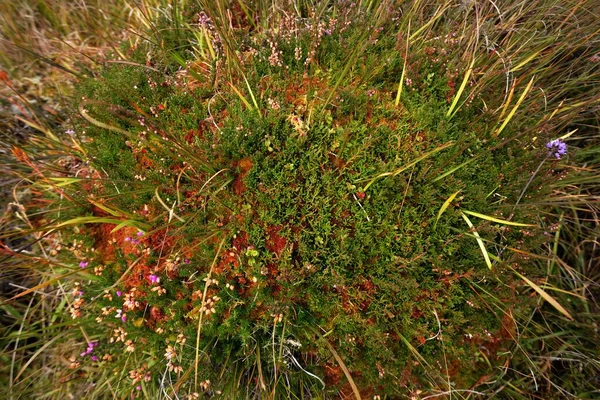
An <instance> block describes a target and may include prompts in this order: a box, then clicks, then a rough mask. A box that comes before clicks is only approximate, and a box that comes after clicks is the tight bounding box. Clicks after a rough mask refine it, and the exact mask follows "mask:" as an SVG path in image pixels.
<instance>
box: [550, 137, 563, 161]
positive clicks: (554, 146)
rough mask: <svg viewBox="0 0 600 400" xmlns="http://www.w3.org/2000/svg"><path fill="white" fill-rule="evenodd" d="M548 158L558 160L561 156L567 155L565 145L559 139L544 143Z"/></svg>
mask: <svg viewBox="0 0 600 400" xmlns="http://www.w3.org/2000/svg"><path fill="white" fill-rule="evenodd" d="M546 148H547V149H548V156H550V157H556V158H557V159H560V157H561V156H564V155H565V154H567V144H566V143H565V142H563V141H562V140H561V139H554V140H551V141H549V142H548V143H546Z"/></svg>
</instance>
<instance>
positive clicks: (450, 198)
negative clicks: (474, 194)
mask: <svg viewBox="0 0 600 400" xmlns="http://www.w3.org/2000/svg"><path fill="white" fill-rule="evenodd" d="M459 193H460V190H457V191H456V192H454V193H452V194H451V195H450V197H448V198H447V199H446V201H445V202H444V204H442V207H441V208H440V211H438V214H437V218H436V219H435V224H433V229H435V227H436V226H437V223H438V221H439V220H440V217H441V216H442V214H443V213H444V212H445V211H446V209H447V208H448V206H449V205H450V203H452V200H454V198H455V197H456V196H457V195H458V194H459Z"/></svg>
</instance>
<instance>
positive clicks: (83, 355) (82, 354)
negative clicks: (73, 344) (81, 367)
mask: <svg viewBox="0 0 600 400" xmlns="http://www.w3.org/2000/svg"><path fill="white" fill-rule="evenodd" d="M86 355H87V353H86V352H85V351H84V352H83V353H81V354H80V355H79V356H81V357H85V356H86Z"/></svg>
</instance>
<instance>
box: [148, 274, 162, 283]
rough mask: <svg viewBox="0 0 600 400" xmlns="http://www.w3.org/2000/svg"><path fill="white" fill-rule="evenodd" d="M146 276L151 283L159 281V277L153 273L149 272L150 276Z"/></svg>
mask: <svg viewBox="0 0 600 400" xmlns="http://www.w3.org/2000/svg"><path fill="white" fill-rule="evenodd" d="M148 278H149V279H150V282H152V283H158V282H160V278H159V277H158V276H156V275H154V274H150V276H149V277H148Z"/></svg>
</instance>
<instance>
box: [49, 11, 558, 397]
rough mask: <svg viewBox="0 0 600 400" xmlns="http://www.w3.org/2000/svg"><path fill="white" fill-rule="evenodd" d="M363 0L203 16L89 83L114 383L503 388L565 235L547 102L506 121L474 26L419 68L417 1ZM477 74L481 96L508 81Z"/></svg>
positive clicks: (94, 357) (433, 43)
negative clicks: (558, 233)
mask: <svg viewBox="0 0 600 400" xmlns="http://www.w3.org/2000/svg"><path fill="white" fill-rule="evenodd" d="M360 7H361V6H357V5H350V4H346V3H343V2H340V3H339V4H337V3H336V6H335V7H332V8H331V9H330V8H327V9H323V10H326V11H324V12H323V14H322V15H320V16H318V17H317V16H315V14H313V13H312V12H309V11H308V10H305V11H304V14H302V13H303V11H302V10H299V12H300V13H301V14H302V17H297V16H287V17H285V18H283V17H282V19H281V20H280V21H278V22H277V21H276V20H273V21H271V22H270V23H265V24H264V25H261V24H259V23H257V24H256V26H255V24H251V23H249V22H248V21H247V20H246V19H244V15H245V14H244V13H243V12H242V11H243V10H241V9H238V8H237V7H234V8H232V10H233V11H232V12H233V13H234V14H235V15H236V23H235V24H233V23H232V24H233V25H231V26H233V28H232V29H230V30H227V32H228V33H227V35H230V36H228V37H226V36H227V35H225V34H224V33H223V31H222V30H223V29H226V28H225V27H222V26H220V25H219V21H214V20H211V19H210V18H209V17H208V16H207V15H206V14H203V13H202V14H201V15H200V20H201V24H199V25H193V26H192V28H191V29H189V30H181V31H178V30H173V31H172V32H171V31H170V32H169V34H168V35H165V37H164V39H165V42H163V43H162V44H161V46H163V48H166V49H167V50H166V51H165V52H163V53H160V54H161V56H163V57H156V58H151V59H148V58H149V57H148V56H147V54H146V53H145V52H144V51H143V49H142V48H139V49H136V48H128V49H124V51H127V52H129V55H130V56H131V59H132V60H133V61H134V62H133V63H131V64H117V63H113V64H111V65H108V66H106V67H105V68H103V69H102V70H100V71H99V72H98V75H97V76H96V77H94V78H90V79H86V80H84V81H83V82H81V84H80V85H79V87H78V89H77V96H76V99H77V100H76V102H77V104H76V107H78V114H76V115H75V116H74V117H73V123H74V126H75V128H76V129H75V131H76V137H77V140H78V142H80V143H81V150H82V161H84V162H85V163H86V164H85V165H86V167H85V168H86V169H85V171H84V172H85V174H86V179H85V180H83V181H81V182H78V183H75V184H72V185H69V186H68V187H67V188H66V190H68V191H69V193H71V194H72V195H73V196H74V197H76V198H77V199H78V202H79V206H80V208H77V210H76V211H73V213H72V214H69V215H70V216H82V215H85V216H86V217H88V218H94V217H98V218H104V220H102V221H100V220H98V221H93V220H91V219H90V220H88V221H86V222H103V223H101V224H85V225H81V226H78V227H77V228H71V227H70V225H71V224H69V226H68V227H67V228H66V229H64V230H63V236H62V240H63V242H64V248H63V249H62V250H61V251H60V253H59V254H60V257H61V258H62V259H65V260H66V261H68V262H70V263H72V265H74V266H77V267H75V268H79V267H81V271H80V273H79V274H78V276H80V277H81V279H80V280H79V281H77V282H76V283H72V284H71V288H70V289H72V294H70V295H69V303H68V305H69V307H70V308H69V310H70V312H71V315H72V316H73V318H74V319H75V322H74V325H75V326H77V325H78V326H79V327H81V328H82V331H84V332H85V335H86V336H85V340H88V341H90V342H92V343H94V344H93V345H88V350H85V349H84V350H82V351H83V353H81V354H75V353H74V355H73V358H72V359H71V362H72V364H71V368H73V369H76V370H78V371H85V374H86V379H87V380H88V381H93V382H96V386H97V389H94V390H97V391H96V392H93V393H94V396H95V395H98V396H100V394H98V393H101V394H102V393H109V390H110V392H111V393H114V394H116V395H117V396H118V397H121V396H130V395H131V396H138V395H139V396H142V393H143V395H144V396H146V397H155V396H158V395H159V394H160V393H168V394H175V393H178V395H179V396H181V397H180V398H183V397H184V396H190V397H189V398H197V397H194V396H195V394H194V393H196V394H198V393H204V395H205V396H207V397H210V396H218V395H221V396H222V397H223V398H241V397H249V398H250V397H251V398H259V397H260V396H261V394H260V393H263V394H264V393H267V392H270V393H271V396H272V397H273V398H317V397H319V396H321V397H324V398H333V397H334V396H336V395H338V394H340V393H341V394H343V395H348V394H349V393H350V392H351V390H352V389H351V385H350V384H349V383H348V382H349V379H348V376H347V374H348V375H350V376H351V379H352V385H356V386H357V387H358V390H359V391H360V393H361V394H362V395H363V396H365V398H366V397H372V396H382V398H383V397H384V396H388V397H389V398H402V397H406V396H410V395H415V394H418V393H427V394H428V393H437V392H435V390H437V389H439V390H446V391H448V390H459V391H460V390H466V389H469V390H472V389H475V388H477V387H478V386H480V385H482V384H484V382H486V383H485V384H488V383H487V381H488V380H490V379H488V377H489V376H492V375H493V374H495V373H497V371H496V368H497V367H499V366H505V365H508V364H509V363H510V361H511V360H512V358H511V357H512V356H513V354H514V353H516V352H519V351H521V347H520V345H519V342H518V341H516V338H517V336H518V335H519V325H521V324H522V323H523V321H525V320H526V319H527V318H529V316H530V315H531V314H532V313H533V312H534V310H535V309H536V307H539V297H538V296H537V294H536V292H535V291H533V290H532V286H535V285H536V284H537V285H543V279H542V276H543V271H540V270H539V268H538V264H537V262H536V259H535V254H536V253H538V252H539V249H541V248H542V247H544V246H548V243H550V241H551V240H552V234H551V233H548V232H547V231H545V228H544V226H545V225H546V224H547V216H546V215H547V213H548V212H549V210H548V208H547V207H544V205H533V204H530V203H529V202H528V201H527V199H528V196H538V197H540V198H541V197H543V196H545V195H546V194H547V193H548V191H549V189H548V187H547V186H546V184H547V183H549V182H552V181H554V180H555V179H557V175H556V174H558V172H556V171H559V170H560V166H561V165H563V164H562V163H563V162H564V160H562V161H559V160H554V159H552V158H549V157H548V156H547V150H546V149H545V147H544V144H545V143H546V141H547V139H551V138H552V137H551V135H550V134H548V133H547V132H543V131H541V130H540V128H538V126H541V125H542V124H541V123H540V120H541V119H540V115H542V112H541V111H535V110H533V111H531V113H530V115H526V114H525V113H523V112H520V113H519V114H518V115H517V116H516V117H515V119H514V122H511V123H510V124H508V125H507V127H506V128H505V129H504V130H503V131H502V133H501V134H500V135H498V134H497V133H498V125H499V124H497V123H496V122H497V121H498V115H497V114H496V111H494V112H492V105H493V106H495V107H498V106H499V105H501V104H506V106H505V108H506V109H507V110H508V111H507V110H504V111H502V118H501V119H500V120H504V119H503V118H506V115H508V114H509V113H510V111H511V108H512V107H513V105H512V104H514V102H513V103H510V104H511V105H510V106H509V105H508V104H509V103H503V100H502V99H499V98H498V95H497V94H494V93H490V92H489V91H485V90H480V91H476V90H473V91H470V90H467V91H465V92H464V93H463V94H462V96H460V91H461V90H462V89H459V88H460V87H461V84H462V83H463V77H464V74H465V72H466V71H465V68H464V66H465V62H464V57H462V58H463V59H461V55H460V54H459V51H460V46H461V38H460V37H457V35H456V34H453V33H452V32H451V31H452V30H451V29H446V30H443V29H442V30H440V31H439V32H437V31H435V30H432V31H428V30H426V31H424V32H423V33H422V37H421V38H419V40H418V41H416V40H415V42H414V43H412V42H411V43H409V44H410V45H411V46H412V47H411V53H410V54H411V56H410V57H409V59H408V60H404V55H403V54H404V50H405V49H406V46H407V42H406V40H407V37H406V36H405V35H403V34H399V32H403V31H402V29H400V27H401V23H403V22H402V21H403V20H402V19H401V15H402V13H401V12H400V11H399V10H398V9H394V8H393V7H390V8H389V9H387V8H386V7H374V9H372V10H371V9H369V11H367V10H365V9H364V8H362V9H361V8H360ZM382 10H384V11H389V14H386V15H384V14H385V13H382ZM189 15H193V14H192V13H191V11H190V14H189ZM211 15H213V17H214V14H211ZM282 15H283V14H282ZM309 15H310V17H308V16H309ZM179 17H181V16H179ZM246 17H247V16H246ZM195 18H196V16H195ZM286 18H287V19H286ZM179 22H181V21H179ZM447 24H448V26H447V27H446V28H456V27H457V26H458V24H456V26H454V25H455V24H453V23H452V22H447ZM411 29H412V32H415V28H414V27H412V28H411ZM489 29H491V28H489ZM287 32H294V34H293V35H292V34H288V33H287ZM411 40H412V39H411ZM233 42H235V43H238V44H239V46H238V47H237V48H236V52H237V53H236V54H235V56H234V55H233V54H231V51H232V49H230V48H228V46H229V45H231V43H233ZM180 44H181V46H180ZM463 44H464V43H463ZM148 54H151V53H148ZM485 56H489V54H485ZM136 63H137V64H136ZM474 68H475V69H474V70H473V71H474V72H473V75H472V77H471V78H470V79H467V81H466V82H465V86H466V87H478V86H479V85H482V86H484V84H489V86H485V87H497V88H500V90H502V88H503V86H502V85H503V82H502V81H501V80H500V81H499V83H497V84H495V85H496V86H494V85H492V84H491V83H489V82H487V81H486V79H488V78H487V75H485V74H484V71H485V65H479V64H478V65H477V66H476V67H474ZM469 73H470V72H469ZM401 76H404V77H405V79H404V81H403V82H400V84H401V85H402V94H401V96H400V97H399V102H398V104H396V102H395V100H396V96H397V93H398V84H399V82H398V81H399V79H400V77H401ZM492 82H495V81H492ZM523 91H526V89H524V86H521V85H519V88H518V90H517V91H516V92H515V93H514V96H515V99H518V97H519V96H520V95H521V94H522V93H523ZM512 95H513V94H511V96H512ZM455 96H460V97H459V98H460V102H459V103H458V107H456V108H455V109H456V110H457V111H456V113H455V114H453V115H451V116H449V115H448V110H449V107H450V104H451V103H452V102H453V100H454V99H455ZM514 101H516V100H514ZM510 118H512V116H511V117H510ZM533 171H536V172H535V173H533ZM80 172H81V171H80ZM532 173H533V175H532ZM553 174H554V175H553ZM87 178H89V179H87ZM524 194H526V195H525V196H524V197H523V195H524ZM451 197H452V198H453V200H451V201H447V200H448V199H450V198H451ZM63 201H66V200H63ZM61 212H62V211H61ZM478 215H479V216H478ZM481 215H483V217H481ZM54 217H56V218H57V219H60V218H62V219H63V220H64V219H65V218H66V217H65V216H64V215H61V214H60V213H59V214H56V215H54ZM494 219H495V220H494ZM121 222H122V224H120V225H119V223H121ZM471 223H472V224H473V225H474V227H473V228H470V227H469V224H471ZM515 223H525V224H528V225H527V226H524V225H522V226H515V225H514V224H515ZM478 240H479V241H480V242H479V243H478ZM482 247H483V249H484V250H482ZM485 257H491V261H489V265H487V264H488V263H487V262H486V259H485ZM515 272H516V273H517V274H515ZM518 274H522V275H524V276H527V277H528V279H529V280H530V281H529V282H531V283H532V284H533V285H531V284H528V283H527V282H526V281H524V280H523V279H522V278H521V277H520V276H519V275H518ZM536 287H538V289H539V286H536ZM540 290H542V289H540ZM544 307H545V308H549V309H553V308H552V306H551V305H545V306H544ZM565 312H566V311H565ZM96 343H97V344H96ZM84 347H85V346H84ZM90 348H91V349H92V350H89V349H90ZM86 351H87V353H86ZM340 359H341V361H340ZM167 382H168V383H167ZM103 387H106V389H102V388H103ZM246 388H247V389H246ZM90 393H92V392H90Z"/></svg>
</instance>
